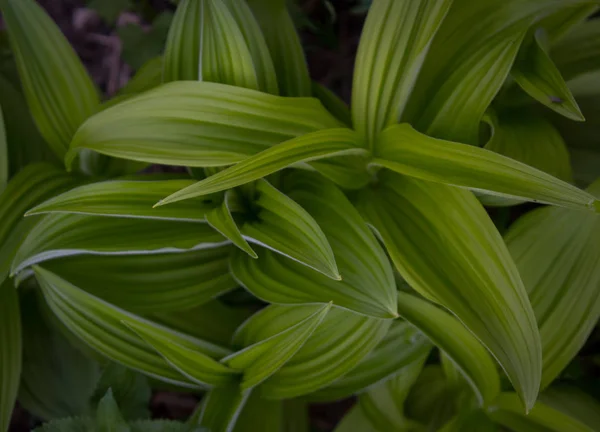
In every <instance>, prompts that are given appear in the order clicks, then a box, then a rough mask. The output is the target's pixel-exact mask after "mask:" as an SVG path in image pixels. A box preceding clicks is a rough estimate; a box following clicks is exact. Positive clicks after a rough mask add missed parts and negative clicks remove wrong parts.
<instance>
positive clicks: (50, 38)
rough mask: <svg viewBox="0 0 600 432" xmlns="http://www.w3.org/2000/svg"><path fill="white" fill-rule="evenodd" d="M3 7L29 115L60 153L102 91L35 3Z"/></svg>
mask: <svg viewBox="0 0 600 432" xmlns="http://www.w3.org/2000/svg"><path fill="white" fill-rule="evenodd" d="M0 10H2V15H3V18H4V22H5V24H6V26H7V28H8V31H9V34H10V42H11V46H12V51H13V53H14V54H15V59H16V62H17V66H18V69H19V76H20V78H21V82H22V84H23V90H24V92H25V96H26V98H27V103H28V105H29V109H30V111H31V114H32V115H33V118H34V120H35V123H36V124H37V127H38V129H39V131H40V133H41V134H42V136H43V137H44V138H45V139H46V141H47V143H48V144H49V145H50V147H51V148H52V150H53V151H54V153H55V154H56V155H57V156H58V157H59V158H62V157H63V156H64V154H65V153H66V150H67V148H68V146H69V143H70V141H71V138H72V137H73V134H74V133H75V131H76V130H77V128H78V127H79V126H80V125H81V124H82V123H83V122H84V120H85V119H87V118H88V117H90V116H91V115H92V114H93V113H94V112H95V111H96V110H97V109H98V107H99V105H100V99H99V97H98V93H97V92H96V89H95V87H94V84H93V82H92V80H91V78H90V77H89V75H88V74H87V72H86V70H85V68H84V66H83V64H82V63H81V61H80V60H79V58H78V57H77V55H76V54H75V51H74V50H73V48H71V45H70V44H69V42H68V41H67V39H66V38H65V37H64V36H63V34H62V33H61V31H60V29H59V28H58V26H57V25H56V24H55V23H54V22H53V21H52V20H51V19H50V17H49V16H48V15H46V13H45V12H44V10H43V9H42V7H41V6H39V5H38V4H37V2H35V1H34V0H2V1H0Z"/></svg>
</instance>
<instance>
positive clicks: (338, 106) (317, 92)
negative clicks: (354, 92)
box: [312, 81, 352, 128]
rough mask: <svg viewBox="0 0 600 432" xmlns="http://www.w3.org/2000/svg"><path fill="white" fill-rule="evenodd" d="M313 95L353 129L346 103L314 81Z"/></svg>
mask: <svg viewBox="0 0 600 432" xmlns="http://www.w3.org/2000/svg"><path fill="white" fill-rule="evenodd" d="M312 94H313V96H314V97H316V98H317V99H319V100H320V101H321V103H322V104H323V106H324V107H325V108H327V110H328V111H329V112H330V113H331V114H333V115H334V116H335V118H337V119H338V120H339V121H341V122H342V123H344V125H345V126H347V127H350V128H351V127H352V114H351V113H350V109H349V108H348V105H346V102H344V101H343V100H342V99H340V97H339V96H338V95H336V94H335V93H334V92H332V91H331V90H329V89H328V88H327V87H325V86H324V85H321V84H319V83H318V82H315V81H313V83H312Z"/></svg>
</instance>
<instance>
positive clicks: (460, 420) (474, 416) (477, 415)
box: [440, 410, 498, 432]
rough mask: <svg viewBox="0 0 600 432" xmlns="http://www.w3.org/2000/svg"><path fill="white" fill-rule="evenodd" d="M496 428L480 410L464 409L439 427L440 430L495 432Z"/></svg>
mask: <svg viewBox="0 0 600 432" xmlns="http://www.w3.org/2000/svg"><path fill="white" fill-rule="evenodd" d="M497 430H498V428H497V427H496V425H495V424H494V423H493V422H492V420H491V419H490V418H489V417H488V416H487V415H486V414H485V412H483V411H481V410H474V411H465V412H463V413H460V414H458V415H457V416H456V417H455V418H454V419H452V420H451V421H450V422H448V423H446V425H445V426H444V427H443V428H441V429H440V432H461V431H480V432H495V431H497Z"/></svg>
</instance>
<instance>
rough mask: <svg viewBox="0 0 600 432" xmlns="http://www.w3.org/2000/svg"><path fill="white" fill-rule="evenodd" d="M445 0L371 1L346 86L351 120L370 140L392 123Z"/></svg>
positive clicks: (411, 84) (441, 15) (439, 20)
mask: <svg viewBox="0 0 600 432" xmlns="http://www.w3.org/2000/svg"><path fill="white" fill-rule="evenodd" d="M451 4H452V1H451V0H441V1H439V0H438V1H431V0H416V1H415V0H375V1H374V2H373V4H372V6H371V8H370V9H369V14H368V15H367V21H366V23H365V26H364V28H363V32H362V36H361V40H360V45H359V48H358V53H357V55H356V66H355V72H354V84H353V88H352V120H353V123H354V126H355V127H356V130H357V131H358V133H359V134H360V135H361V136H362V137H364V138H365V139H366V140H367V141H368V142H370V143H373V142H374V139H375V137H376V135H377V134H378V133H379V132H381V131H382V130H383V129H385V128H386V126H389V125H391V124H395V123H397V122H398V120H399V118H400V116H401V115H402V112H403V110H404V107H405V105H406V103H407V102H408V97H409V96H410V93H411V91H412V89H413V87H414V84H415V81H416V79H417V76H418V74H419V71H420V69H421V66H422V64H423V61H424V60H425V56H426V55H427V51H428V50H429V46H430V45H431V41H432V40H433V37H434V36H435V33H436V31H437V30H438V28H439V26H440V24H441V23H442V21H443V19H444V17H445V16H446V13H447V12H448V9H449V8H450V5H451Z"/></svg>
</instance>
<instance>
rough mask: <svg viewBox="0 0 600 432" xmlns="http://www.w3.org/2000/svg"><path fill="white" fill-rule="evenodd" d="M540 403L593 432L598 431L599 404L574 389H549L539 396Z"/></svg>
mask: <svg viewBox="0 0 600 432" xmlns="http://www.w3.org/2000/svg"><path fill="white" fill-rule="evenodd" d="M540 401H541V402H542V403H543V404H544V405H547V406H549V407H551V408H554V409H556V410H558V411H561V412H562V413H564V414H566V415H568V416H570V417H572V418H575V419H577V420H579V421H581V422H582V423H584V424H586V425H587V426H588V427H589V428H590V429H591V430H593V431H598V430H600V403H599V402H598V400H596V399H594V398H593V397H591V396H590V395H588V394H586V393H584V392H583V391H581V390H579V389H578V388H576V387H566V386H559V387H555V388H550V389H548V390H546V391H544V392H543V393H542V394H541V395H540Z"/></svg>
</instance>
